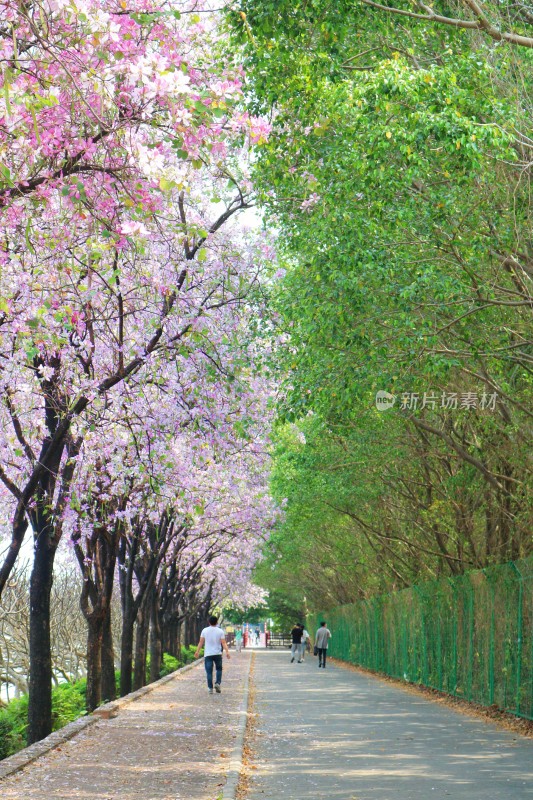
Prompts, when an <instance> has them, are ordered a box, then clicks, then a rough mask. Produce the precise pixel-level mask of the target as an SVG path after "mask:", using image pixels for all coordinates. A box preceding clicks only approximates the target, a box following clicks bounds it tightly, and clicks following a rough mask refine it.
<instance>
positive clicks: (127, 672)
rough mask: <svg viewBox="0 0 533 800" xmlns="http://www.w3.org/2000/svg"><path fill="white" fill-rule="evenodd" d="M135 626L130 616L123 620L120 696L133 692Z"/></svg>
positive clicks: (126, 615)
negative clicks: (132, 673)
mask: <svg viewBox="0 0 533 800" xmlns="http://www.w3.org/2000/svg"><path fill="white" fill-rule="evenodd" d="M133 626H134V620H133V619H131V615H130V614H125V615H124V616H123V618H122V637H121V640H120V696H121V697H124V695H125V694H129V693H130V692H131V672H132V669H133Z"/></svg>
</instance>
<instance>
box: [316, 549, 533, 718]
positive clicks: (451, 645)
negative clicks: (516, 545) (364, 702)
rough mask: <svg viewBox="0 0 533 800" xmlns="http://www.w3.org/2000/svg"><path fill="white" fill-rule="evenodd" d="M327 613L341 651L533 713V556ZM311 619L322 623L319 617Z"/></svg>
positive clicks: (415, 679)
mask: <svg viewBox="0 0 533 800" xmlns="http://www.w3.org/2000/svg"><path fill="white" fill-rule="evenodd" d="M323 618H324V619H326V620H327V622H328V627H329V628H330V630H331V632H332V638H331V640H330V646H329V652H330V654H331V655H332V656H334V657H336V658H340V659H342V660H344V661H349V662H351V663H353V664H357V665H359V666H362V667H366V668H367V669H371V670H375V671H377V672H382V673H385V674H386V675H390V676H392V677H394V678H402V679H404V680H406V681H409V682H410V683H418V684H422V685H424V686H429V687H431V688H433V689H439V690H440V691H443V692H447V693H448V694H451V695H455V696H457V697H462V698H464V699H466V700H469V701H474V702H476V703H480V704H482V705H486V706H491V705H496V706H498V707H499V708H501V709H503V710H505V711H510V712H511V713H513V714H516V715H517V716H521V717H525V718H526V719H533V558H528V559H523V560H521V561H516V562H511V563H509V564H503V565H500V566H495V567H490V568H487V569H484V570H480V571H476V572H470V573H466V574H465V575H461V576H458V577H456V578H453V579H442V580H438V581H432V582H431V583H424V584H421V585H420V586H412V587H410V588H408V589H404V590H402V591H400V592H394V593H391V594H387V595H381V596H379V597H374V598H371V599H369V600H365V601H359V602H357V603H353V604H352V605H346V606H341V607H340V608H336V609H333V610H332V611H330V612H329V613H328V614H326V615H325V616H324V617H323ZM309 622H310V624H312V625H316V626H317V627H318V624H319V618H318V617H314V618H313V619H312V620H310V621H309Z"/></svg>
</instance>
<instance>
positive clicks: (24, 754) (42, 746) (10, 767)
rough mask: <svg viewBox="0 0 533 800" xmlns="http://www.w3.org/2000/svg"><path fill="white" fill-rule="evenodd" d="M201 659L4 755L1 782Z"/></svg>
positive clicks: (176, 676) (190, 667) (114, 715)
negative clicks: (16, 750)
mask: <svg viewBox="0 0 533 800" xmlns="http://www.w3.org/2000/svg"><path fill="white" fill-rule="evenodd" d="M202 661H203V659H201V658H199V659H198V660H197V661H193V662H192V663H191V664H186V665H185V666H184V667H181V668H180V669H177V670H176V671H175V672H172V673H171V674H170V675H165V677H164V678H160V679H159V680H158V681H154V683H150V684H148V686H143V688H142V689H138V690H137V691H136V692H131V694H127V695H125V697H121V698H120V699H119V700H116V701H113V702H112V703H106V704H105V705H103V706H99V707H98V708H97V709H96V711H93V713H92V714H90V715H88V716H86V717H80V718H79V719H75V720H74V721H73V722H69V723H68V725H65V727H64V728H60V730H58V731H54V732H53V733H51V734H50V736H47V737H46V738H45V739H41V741H40V742H36V743H35V744H32V745H30V746H29V747H25V748H24V750H19V752H18V753H15V754H14V755H12V756H9V758H4V759H3V760H2V761H0V781H1V780H2V779H3V778H7V777H8V776H9V775H12V774H13V773H14V772H19V771H20V770H21V769H24V767H27V766H28V764H31V763H32V762H33V761H36V760H37V759H38V758H40V757H41V756H44V755H45V754H46V753H49V752H50V750H54V749H55V748H56V747H59V745H61V744H64V743H65V742H67V741H68V740H69V739H72V738H73V737H74V736H76V735H77V734H78V733H80V731H83V730H85V728H89V727H90V726H91V725H94V724H95V723H96V722H99V721H100V720H101V719H110V718H111V717H116V716H117V714H118V712H119V711H120V709H122V708H124V706H127V705H128V704H129V703H133V702H135V700H138V699H139V698H140V697H143V695H145V694H149V692H153V691H154V689H157V688H158V687H159V686H163V685H164V684H165V683H169V682H170V681H172V680H175V679H176V678H179V677H180V676H181V675H182V674H183V673H184V672H188V671H189V670H190V669H192V668H193V667H195V666H196V665H197V664H200V663H201V662H202Z"/></svg>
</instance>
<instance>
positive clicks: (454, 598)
mask: <svg viewBox="0 0 533 800" xmlns="http://www.w3.org/2000/svg"><path fill="white" fill-rule="evenodd" d="M448 582H449V584H450V586H451V587H452V606H453V608H452V613H453V617H452V620H453V621H452V692H453V694H454V695H457V615H458V608H457V606H458V599H457V581H456V580H454V579H453V578H448Z"/></svg>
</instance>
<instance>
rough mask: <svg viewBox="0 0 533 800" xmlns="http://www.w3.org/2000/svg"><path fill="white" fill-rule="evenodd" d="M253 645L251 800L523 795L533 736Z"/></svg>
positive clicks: (531, 770)
mask: <svg viewBox="0 0 533 800" xmlns="http://www.w3.org/2000/svg"><path fill="white" fill-rule="evenodd" d="M289 662H290V659H289V655H288V654H287V653H285V652H283V653H281V652H275V653H265V652H263V653H259V652H258V653H256V656H255V685H256V711H257V712H259V717H258V721H257V728H258V735H257V738H256V741H255V746H254V749H255V759H254V763H255V765H256V770H254V777H253V778H252V783H251V790H250V792H249V794H248V796H247V800H267V798H268V800H307V798H309V799H311V798H312V800H441V798H452V799H453V800H525V799H526V798H533V741H531V740H529V739H525V738H522V737H519V736H517V735H516V734H514V733H507V732H506V731H504V730H501V729H499V728H496V727H495V726H494V725H492V724H488V723H485V722H482V721H478V720H476V719H473V718H470V717H466V716H464V715H463V714H460V713H458V712H456V711H454V710H453V709H450V708H447V707H445V706H443V705H440V704H438V703H432V702H431V701H428V700H425V699H424V698H422V697H421V696H419V695H417V694H414V693H410V692H406V691H403V690H402V689H399V688H396V687H394V686H393V685H390V684H387V683H386V682H384V681H381V680H378V679H375V678H372V677H369V676H366V675H364V674H361V673H356V672H353V671H350V670H347V669H344V668H342V667H335V666H333V665H330V664H328V667H327V669H326V670H321V669H318V668H317V659H316V658H313V656H307V657H306V661H305V663H304V664H297V663H294V664H290V663H289Z"/></svg>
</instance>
